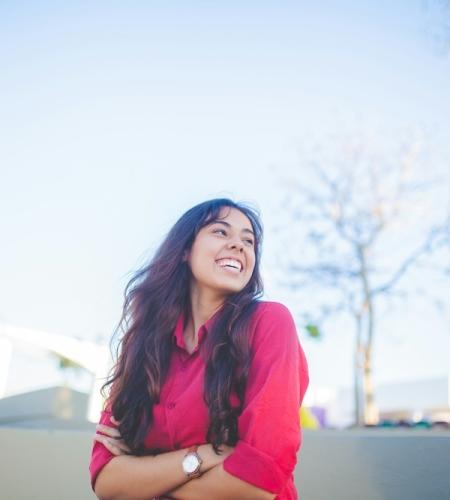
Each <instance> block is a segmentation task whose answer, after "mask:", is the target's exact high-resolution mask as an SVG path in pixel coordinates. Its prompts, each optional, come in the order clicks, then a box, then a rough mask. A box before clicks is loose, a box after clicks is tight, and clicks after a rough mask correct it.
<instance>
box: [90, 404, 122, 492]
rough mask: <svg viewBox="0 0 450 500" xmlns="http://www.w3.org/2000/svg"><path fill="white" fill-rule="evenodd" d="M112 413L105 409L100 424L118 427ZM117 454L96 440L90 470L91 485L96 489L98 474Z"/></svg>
mask: <svg viewBox="0 0 450 500" xmlns="http://www.w3.org/2000/svg"><path fill="white" fill-rule="evenodd" d="M111 416H112V413H111V412H110V411H107V410H103V411H102V412H101V415H100V421H99V423H100V424H104V425H107V426H108V427H117V426H116V425H115V424H113V423H112V422H111V420H110V418H111ZM115 456H116V455H114V454H113V453H111V452H110V451H109V450H108V449H107V448H106V447H105V446H104V445H103V444H102V443H99V442H98V441H95V440H94V444H93V447H92V454H91V462H90V464H89V472H90V475H91V487H92V490H94V487H95V481H96V480H97V476H98V475H99V473H100V471H101V470H102V469H103V467H104V466H105V465H106V464H107V463H108V462H110V460H111V459H113V458H114V457H115Z"/></svg>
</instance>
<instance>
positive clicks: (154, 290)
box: [101, 198, 263, 455]
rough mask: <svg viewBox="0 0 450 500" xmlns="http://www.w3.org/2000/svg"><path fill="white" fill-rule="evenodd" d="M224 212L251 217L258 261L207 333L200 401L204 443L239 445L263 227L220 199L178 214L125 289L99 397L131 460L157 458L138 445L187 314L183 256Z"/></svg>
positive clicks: (241, 206)
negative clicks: (204, 412)
mask: <svg viewBox="0 0 450 500" xmlns="http://www.w3.org/2000/svg"><path fill="white" fill-rule="evenodd" d="M223 207H229V208H230V209H231V208H235V209H238V210H240V211H241V212H242V213H243V214H245V215H246V216H247V217H248V218H249V220H250V222H251V224H252V227H253V231H254V233H255V246H254V249H255V257H256V258H255V267H254V270H253V273H252V276H251V278H250V280H249V282H248V283H247V285H246V286H245V287H244V288H243V289H242V290H241V291H240V292H238V293H233V294H230V295H229V296H227V298H226V300H225V302H224V304H223V305H222V306H221V308H220V310H219V311H218V313H217V318H215V319H214V322H213V323H212V327H211V329H210V330H209V331H208V335H207V337H206V342H205V344H204V349H205V351H204V352H205V359H206V366H205V383H204V394H203V398H204V401H205V403H206V405H207V406H208V409H209V419H210V423H209V428H208V431H207V436H206V438H207V441H208V442H209V443H211V444H212V445H213V447H214V449H215V451H216V452H218V447H219V446H220V445H221V444H222V443H225V444H227V445H229V446H233V445H235V444H236V442H237V440H238V429H237V417H238V416H239V414H240V413H241V411H242V405H243V402H244V395H245V388H246V382H247V377H248V369H249V366H250V361H251V353H250V348H249V339H248V325H249V322H250V319H251V316H252V314H253V312H254V310H255V308H256V306H257V303H258V299H259V298H260V297H261V296H262V294H263V283H262V279H261V275H260V259H261V243H262V235H263V228H262V223H261V221H260V217H259V212H258V210H257V209H255V208H253V207H251V206H249V205H248V204H245V203H236V202H234V201H232V200H230V199H227V198H219V199H213V200H209V201H205V202H203V203H200V204H199V205H196V206H194V207H193V208H191V209H190V210H188V211H187V212H186V213H185V214H184V215H182V216H181V217H180V219H179V220H178V221H177V222H176V224H175V225H174V226H173V227H172V229H171V230H170V231H169V233H168V235H167V236H166V238H165V239H164V241H163V242H162V244H161V245H160V247H159V248H158V250H157V251H156V254H155V256H154V257H153V259H151V261H150V263H148V264H146V265H144V266H143V267H142V268H141V269H140V270H139V271H137V272H136V273H135V274H134V276H133V277H132V278H131V280H130V281H129V282H128V284H127V286H126V288H125V301H124V306H123V311H122V317H121V319H120V322H119V324H118V326H117V328H116V331H115V334H116V333H117V332H118V331H121V332H122V333H123V336H122V338H121V339H120V341H119V343H118V346H117V352H116V357H117V361H116V363H115V364H114V366H113V368H112V372H111V374H110V376H109V377H108V380H107V382H106V383H105V384H104V385H103V386H102V389H101V392H102V395H103V396H104V397H105V389H106V387H107V386H109V385H111V387H110V391H109V396H108V398H107V401H106V405H107V407H108V408H109V409H110V411H111V412H112V413H113V415H114V417H115V418H116V419H117V420H119V421H120V427H119V430H120V433H121V435H122V437H123V439H124V441H125V442H126V444H127V445H128V446H129V447H130V449H131V452H132V453H133V454H135V455H147V454H151V453H154V452H158V451H160V450H156V449H150V450H149V449H146V448H145V446H144V441H145V437H146V434H147V432H148V429H149V428H150V426H151V424H152V422H153V404H155V403H158V402H159V397H160V390H161V387H162V384H163V383H164V381H165V378H166V375H167V372H168V368H169V362H170V357H171V352H172V349H173V342H172V340H173V331H174V328H175V326H176V322H177V320H178V318H179V315H180V314H181V313H183V314H184V315H185V318H187V317H189V316H190V314H191V304H190V279H191V270H190V268H189V265H188V264H187V263H186V262H185V261H184V260H183V256H184V254H185V252H186V250H190V249H191V247H192V245H193V243H194V240H195V237H196V235H197V233H198V232H199V231H200V229H201V228H202V227H204V226H206V225H207V224H209V223H210V222H212V221H214V220H216V219H217V218H218V217H219V215H220V211H221V209H222V208H223ZM115 334H114V335H115ZM114 335H113V338H112V341H113V340H114ZM233 390H234V391H235V392H236V395H237V396H238V399H239V402H240V403H239V405H238V406H237V407H233V406H232V405H231V403H230V394H231V392H232V391H233Z"/></svg>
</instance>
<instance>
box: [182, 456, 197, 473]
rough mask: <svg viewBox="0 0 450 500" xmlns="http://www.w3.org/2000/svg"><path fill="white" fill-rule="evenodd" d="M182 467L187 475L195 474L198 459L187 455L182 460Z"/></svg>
mask: <svg viewBox="0 0 450 500" xmlns="http://www.w3.org/2000/svg"><path fill="white" fill-rule="evenodd" d="M183 467H184V470H185V471H186V473H187V474H191V473H192V472H195V470H196V469H197V467H198V458H197V457H196V456H195V455H187V456H186V457H185V458H184V460H183Z"/></svg>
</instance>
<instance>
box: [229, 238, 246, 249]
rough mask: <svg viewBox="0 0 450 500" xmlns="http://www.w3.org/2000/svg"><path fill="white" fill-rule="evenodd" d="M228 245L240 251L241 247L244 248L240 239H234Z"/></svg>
mask: <svg viewBox="0 0 450 500" xmlns="http://www.w3.org/2000/svg"><path fill="white" fill-rule="evenodd" d="M228 247H229V248H230V249H231V248H236V250H239V251H242V249H243V248H244V244H243V243H242V241H241V240H240V239H235V240H233V241H231V242H230V243H229V244H228Z"/></svg>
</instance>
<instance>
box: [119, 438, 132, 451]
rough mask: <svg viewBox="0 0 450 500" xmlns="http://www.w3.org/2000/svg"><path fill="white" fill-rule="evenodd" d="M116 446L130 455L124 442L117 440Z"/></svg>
mask: <svg viewBox="0 0 450 500" xmlns="http://www.w3.org/2000/svg"><path fill="white" fill-rule="evenodd" d="M117 446H120V448H121V449H122V450H123V451H125V452H126V453H131V450H130V448H129V447H128V446H127V445H126V444H125V441H124V440H123V439H119V440H117Z"/></svg>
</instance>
